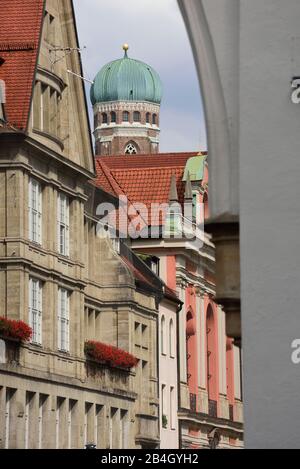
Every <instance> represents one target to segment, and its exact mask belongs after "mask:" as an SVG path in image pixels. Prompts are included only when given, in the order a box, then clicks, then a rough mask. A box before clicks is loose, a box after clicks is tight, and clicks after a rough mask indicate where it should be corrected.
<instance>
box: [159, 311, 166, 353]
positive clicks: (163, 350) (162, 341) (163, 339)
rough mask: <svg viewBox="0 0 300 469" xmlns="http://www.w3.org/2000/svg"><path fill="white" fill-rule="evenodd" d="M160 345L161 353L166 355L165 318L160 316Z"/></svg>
mask: <svg viewBox="0 0 300 469" xmlns="http://www.w3.org/2000/svg"><path fill="white" fill-rule="evenodd" d="M160 346H161V353H162V354H163V355H166V351H167V349H166V318H165V316H162V318H161V323H160Z"/></svg>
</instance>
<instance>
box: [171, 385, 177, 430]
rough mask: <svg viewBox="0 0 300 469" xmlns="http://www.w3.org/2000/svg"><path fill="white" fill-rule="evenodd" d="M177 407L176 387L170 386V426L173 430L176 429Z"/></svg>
mask: <svg viewBox="0 0 300 469" xmlns="http://www.w3.org/2000/svg"><path fill="white" fill-rule="evenodd" d="M175 416H176V409H175V388H174V387H173V386H171V387H170V427H171V430H175V429H176V417H175Z"/></svg>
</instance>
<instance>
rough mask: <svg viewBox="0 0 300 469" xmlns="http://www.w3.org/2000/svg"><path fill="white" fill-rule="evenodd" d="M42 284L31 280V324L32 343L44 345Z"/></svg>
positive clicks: (33, 279)
mask: <svg viewBox="0 0 300 469" xmlns="http://www.w3.org/2000/svg"><path fill="white" fill-rule="evenodd" d="M42 289H43V287H42V282H41V281H40V280H37V279H35V278H32V277H31V278H30V279H29V324H30V327H31V329H32V338H31V343H32V344H35V345H42V339H43V337H42V329H43V327H42V326H43V307H42V305H43V298H42Z"/></svg>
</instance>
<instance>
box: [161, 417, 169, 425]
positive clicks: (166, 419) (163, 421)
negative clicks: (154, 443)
mask: <svg viewBox="0 0 300 469" xmlns="http://www.w3.org/2000/svg"><path fill="white" fill-rule="evenodd" d="M161 421H162V427H163V428H168V417H167V416H166V415H165V414H163V415H162V418H161Z"/></svg>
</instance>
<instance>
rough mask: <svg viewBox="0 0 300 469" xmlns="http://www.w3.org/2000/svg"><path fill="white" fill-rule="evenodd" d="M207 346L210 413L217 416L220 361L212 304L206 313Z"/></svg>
mask: <svg viewBox="0 0 300 469" xmlns="http://www.w3.org/2000/svg"><path fill="white" fill-rule="evenodd" d="M206 346H207V391H208V399H209V414H210V415H211V416H213V417H217V401H218V363H217V330H216V323H215V318H214V313H213V309H212V306H211V305H209V306H208V308H207V313H206Z"/></svg>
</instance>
